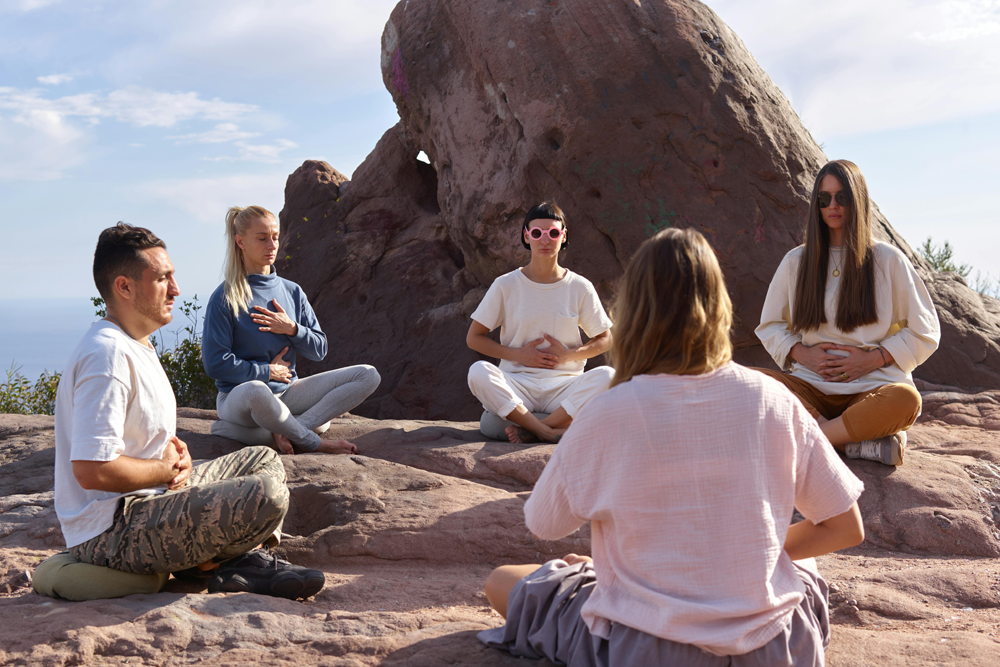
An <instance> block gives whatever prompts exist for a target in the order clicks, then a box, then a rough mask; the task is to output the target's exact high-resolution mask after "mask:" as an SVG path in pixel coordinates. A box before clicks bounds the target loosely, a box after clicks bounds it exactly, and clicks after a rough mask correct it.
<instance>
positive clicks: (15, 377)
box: [0, 295, 218, 415]
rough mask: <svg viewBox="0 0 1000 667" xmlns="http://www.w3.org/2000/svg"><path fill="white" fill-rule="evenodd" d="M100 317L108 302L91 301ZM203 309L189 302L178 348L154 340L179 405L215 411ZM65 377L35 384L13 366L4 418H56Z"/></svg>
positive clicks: (4, 392)
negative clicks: (203, 352) (205, 360)
mask: <svg viewBox="0 0 1000 667" xmlns="http://www.w3.org/2000/svg"><path fill="white" fill-rule="evenodd" d="M90 301H91V303H93V304H94V308H95V309H96V314H97V316H98V317H105V316H106V315H107V311H106V310H105V308H104V300H103V299H101V298H100V297H91V298H90ZM202 308H203V306H201V305H200V304H199V303H198V295H195V296H194V297H193V298H192V299H191V301H185V302H183V304H182V305H181V307H180V311H181V312H182V313H184V315H185V316H186V317H187V318H188V324H187V326H185V327H182V328H181V329H179V330H177V331H174V332H173V334H174V346H173V347H172V348H170V349H167V348H166V345H165V344H164V342H163V340H162V334H161V335H160V336H159V337H157V336H156V335H155V334H154V335H153V336H151V337H150V341H151V342H152V344H153V347H154V348H155V349H156V354H157V356H158V357H159V358H160V364H161V365H162V366H163V370H164V372H166V374H167V379H169V380H170V386H171V387H172V388H173V390H174V396H176V397H177V405H178V406H180V407H188V408H205V409H209V410H211V409H214V408H215V395H216V393H217V391H218V390H217V389H216V388H215V381H214V380H212V378H210V377H208V376H207V375H205V367H204V366H202V363H201V332H200V331H199V330H198V324H199V320H200V313H201V310H202ZM61 376H62V374H61V373H49V372H48V371H44V372H43V373H42V375H41V376H40V377H39V378H38V379H37V380H35V383H34V384H32V383H31V382H30V381H29V380H28V378H26V377H24V376H23V375H21V373H20V368H18V367H15V366H14V365H13V363H11V367H10V370H8V371H7V381H6V382H4V383H2V384H0V414H15V415H31V414H42V415H51V414H55V410H56V390H58V388H59V378H60V377H61Z"/></svg>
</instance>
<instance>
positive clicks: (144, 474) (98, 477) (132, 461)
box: [73, 445, 177, 493]
mask: <svg viewBox="0 0 1000 667" xmlns="http://www.w3.org/2000/svg"><path fill="white" fill-rule="evenodd" d="M169 446H170V445H168V447H169ZM176 475H177V471H176V470H175V469H174V465H173V461H170V460H169V459H168V460H164V459H136V458H132V457H131V456H119V457H118V458H117V459H115V460H113V461H73V476H74V477H76V480H77V481H78V482H79V483H80V486H82V487H83V488H85V489H88V490H91V491H108V492H110V493H130V492H132V491H138V490H139V489H148V488H149V487H152V486H165V485H167V484H169V483H170V482H171V480H173V478H174V477H175V476H176Z"/></svg>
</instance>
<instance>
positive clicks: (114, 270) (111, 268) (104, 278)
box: [94, 222, 167, 303]
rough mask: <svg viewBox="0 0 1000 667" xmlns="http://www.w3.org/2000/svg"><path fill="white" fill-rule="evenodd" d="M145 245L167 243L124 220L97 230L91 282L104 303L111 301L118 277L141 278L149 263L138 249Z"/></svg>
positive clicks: (146, 230)
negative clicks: (102, 229) (99, 232)
mask: <svg viewBox="0 0 1000 667" xmlns="http://www.w3.org/2000/svg"><path fill="white" fill-rule="evenodd" d="M149 248H163V249H164V250H166V248H167V244H166V243H164V242H163V241H161V240H160V239H159V238H158V237H157V236H156V234H154V233H153V232H151V231H149V230H148V229H143V228H142V227H133V226H132V225H126V224H125V223H124V222H119V223H118V224H117V225H115V226H114V227H108V228H107V229H105V230H104V231H103V232H101V235H100V236H99V237H98V239H97V249H96V250H94V284H95V285H97V291H98V292H100V293H101V297H102V298H103V299H104V303H111V299H112V297H113V295H114V284H115V278H117V277H118V276H127V277H129V278H131V279H132V280H139V279H141V278H142V272H143V271H144V270H145V269H146V267H147V266H148V265H149V264H148V262H146V258H145V257H143V255H142V251H143V250H148V249H149Z"/></svg>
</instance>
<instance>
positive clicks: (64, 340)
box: [0, 297, 187, 382]
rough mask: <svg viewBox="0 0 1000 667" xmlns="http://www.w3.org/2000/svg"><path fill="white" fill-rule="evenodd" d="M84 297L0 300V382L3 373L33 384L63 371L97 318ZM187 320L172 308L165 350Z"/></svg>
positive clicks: (4, 378)
mask: <svg viewBox="0 0 1000 667" xmlns="http://www.w3.org/2000/svg"><path fill="white" fill-rule="evenodd" d="M96 310H97V309H96V308H95V307H94V305H93V304H92V303H91V302H90V299H88V298H86V297H82V298H75V299H0V312H2V313H4V314H5V315H6V317H5V319H6V322H7V325H6V326H3V327H0V382H6V381H7V373H6V371H9V370H11V368H12V367H13V369H14V370H17V371H18V372H19V373H20V374H21V375H23V376H24V377H26V378H27V379H28V380H30V381H31V382H34V381H35V380H36V379H37V378H38V376H39V375H41V374H42V371H49V372H50V373H52V372H55V371H58V372H60V373H61V372H63V371H64V370H66V362H67V361H69V357H70V355H71V354H72V353H73V350H74V349H76V346H77V343H79V342H80V339H81V338H82V337H83V334H84V333H85V332H86V331H87V329H89V328H90V325H91V324H93V323H94V322H96V321H97V320H98V319H100V318H99V317H98V316H97V315H96ZM185 324H187V320H186V318H185V317H184V316H183V315H182V314H180V313H179V312H177V310H176V308H175V315H174V321H173V322H172V323H170V324H168V325H167V326H166V327H164V328H163V329H161V330H160V331H159V332H158V334H157V335H159V336H160V340H162V341H163V342H164V343H165V344H166V345H167V347H173V346H174V343H175V340H176V338H177V336H176V335H175V334H174V329H178V330H180V329H181V328H182V327H183V326H184V325H185Z"/></svg>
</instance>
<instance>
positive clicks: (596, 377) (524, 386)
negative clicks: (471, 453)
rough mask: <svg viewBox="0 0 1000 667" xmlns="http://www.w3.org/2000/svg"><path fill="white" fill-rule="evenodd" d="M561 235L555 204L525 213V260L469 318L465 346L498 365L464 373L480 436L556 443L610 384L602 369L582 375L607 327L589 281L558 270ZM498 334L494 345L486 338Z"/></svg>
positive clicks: (599, 350) (600, 348)
mask: <svg viewBox="0 0 1000 667" xmlns="http://www.w3.org/2000/svg"><path fill="white" fill-rule="evenodd" d="M566 236H567V230H566V218H565V215H564V214H563V212H562V210H561V209H560V208H559V207H558V206H556V205H555V204H554V203H552V202H543V203H541V204H538V205H537V206H535V207H533V208H532V209H531V210H529V211H528V213H527V215H525V217H524V224H523V225H522V226H521V243H522V244H523V245H524V247H525V248H527V249H529V250H530V251H531V261H530V262H529V263H528V265H527V266H524V267H521V268H519V269H516V270H514V271H511V272H510V273H507V274H504V275H502V276H500V277H499V278H497V279H496V280H494V281H493V284H492V285H491V286H490V289H489V290H488V291H487V292H486V296H484V297H483V300H482V302H481V303H480V304H479V307H478V308H477V309H476V311H475V312H474V313H472V324H471V326H469V333H468V335H467V336H466V343H467V344H468V346H469V347H470V348H472V349H473V350H475V351H476V352H479V353H481V354H483V355H486V356H488V357H493V358H497V359H500V364H499V366H497V365H494V364H492V363H489V362H486V361H477V362H476V363H474V364H473V365H472V367H471V368H470V369H469V388H470V389H471V390H472V393H473V395H475V397H476V398H478V399H479V400H480V401H482V403H483V407H484V408H485V409H486V412H484V413H483V418H482V421H481V422H480V430H481V431H482V432H483V435H485V436H487V437H490V438H493V439H497V440H502V439H509V440H510V441H511V442H514V443H530V442H538V441H543V442H555V441H557V440H558V439H559V436H560V435H561V434H562V433H563V432H564V431H565V430H566V428H567V427H568V426H569V424H570V422H571V421H572V420H573V417H575V416H576V414H577V412H578V411H579V410H580V408H582V407H583V405H584V404H585V403H586V402H587V401H589V400H590V399H591V398H593V397H594V396H596V395H597V394H600V393H601V392H603V391H605V390H607V388H608V387H609V386H610V384H611V380H612V379H613V378H614V370H612V369H611V368H610V367H608V366H598V367H597V368H593V369H591V370H589V371H587V372H584V367H585V365H586V363H587V359H590V358H592V357H596V356H598V355H600V354H603V353H604V352H605V351H607V350H608V349H609V348H610V347H611V331H610V330H611V320H610V319H609V318H608V315H607V313H606V312H605V311H604V307H603V306H602V305H601V300H600V298H598V296H597V291H596V290H595V289H594V286H593V285H592V284H591V283H590V281H589V280H587V279H586V278H584V277H583V276H580V275H577V274H576V273H573V272H572V271H570V270H569V269H566V268H564V267H562V266H560V265H559V251H560V250H561V249H562V248H565V247H566ZM497 327H500V342H499V343H498V342H496V341H494V340H492V339H491V338H490V337H489V336H488V334H489V333H490V332H491V331H493V330H494V329H496V328H497ZM581 329H583V331H584V333H586V334H587V336H589V337H590V341H589V342H588V343H586V344H584V343H583V340H582V338H581V336H580V330H581Z"/></svg>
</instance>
